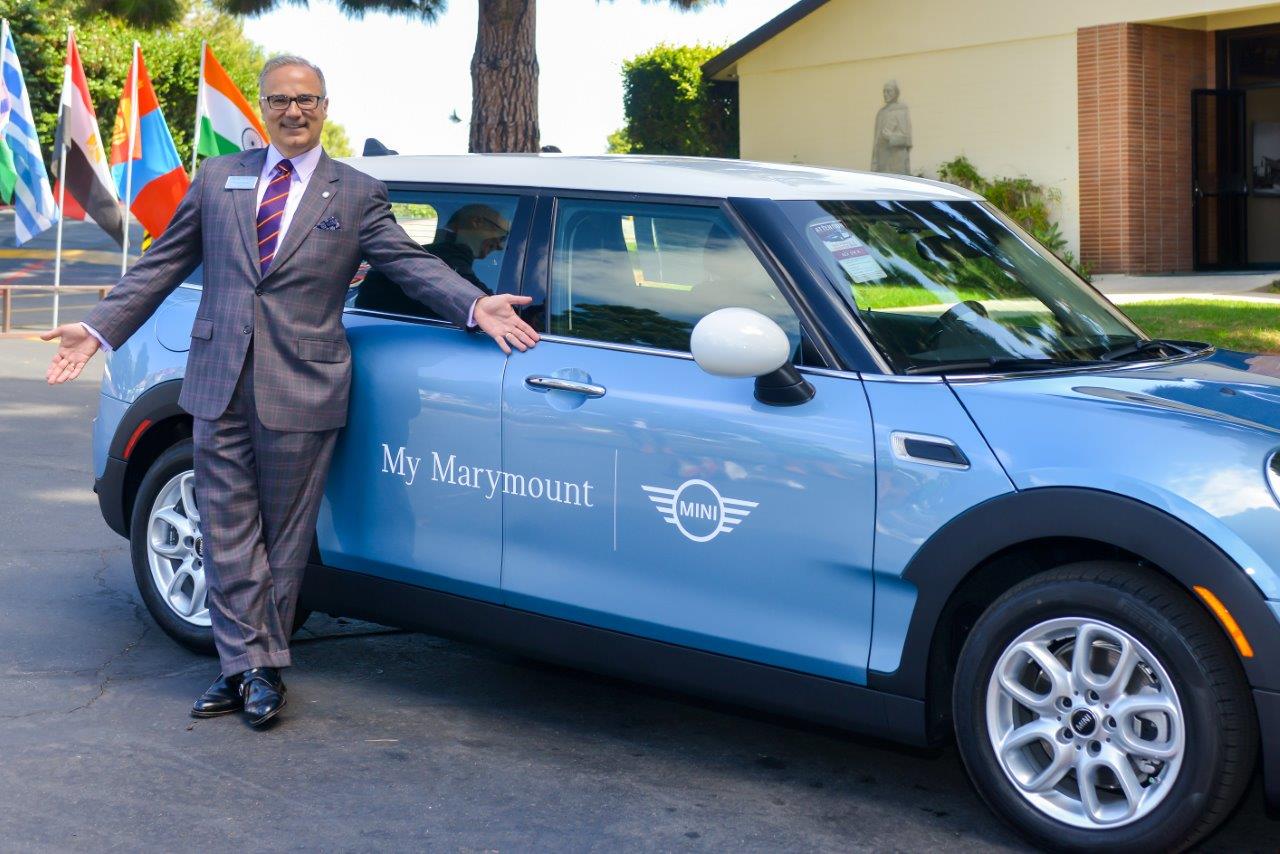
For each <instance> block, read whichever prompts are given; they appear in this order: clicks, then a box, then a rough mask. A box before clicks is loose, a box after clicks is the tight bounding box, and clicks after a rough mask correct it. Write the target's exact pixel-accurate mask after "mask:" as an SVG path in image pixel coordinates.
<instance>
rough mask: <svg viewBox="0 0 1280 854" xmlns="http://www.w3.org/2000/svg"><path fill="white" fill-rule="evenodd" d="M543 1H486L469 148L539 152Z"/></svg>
mask: <svg viewBox="0 0 1280 854" xmlns="http://www.w3.org/2000/svg"><path fill="white" fill-rule="evenodd" d="M536 15H537V0H480V24H479V26H478V27H477V29H476V52H475V54H474V55H473V56H472V57H471V139H470V140H469V142H468V146H467V148H468V150H470V151H473V152H486V151H537V150H538V55H537V52H536V49H535V47H534V23H535V19H536Z"/></svg>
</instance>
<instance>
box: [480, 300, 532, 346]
mask: <svg viewBox="0 0 1280 854" xmlns="http://www.w3.org/2000/svg"><path fill="white" fill-rule="evenodd" d="M531 302H533V297H517V296H512V295H511V294H495V295H493V296H488V297H481V298H480V299H479V300H478V301H477V302H476V311H475V321H476V326H478V327H480V329H481V330H482V331H483V332H484V333H485V334H486V335H488V336H489V337H490V338H492V339H493V340H494V341H497V342H498V346H499V347H501V348H502V352H504V353H507V354H510V353H511V348H512V347H515V348H516V349H517V350H519V351H520V352H522V353H523V352H524V351H525V350H528V349H529V348H530V347H532V346H533V345H534V344H537V343H538V333H537V332H536V331H535V330H534V328H533V327H532V326H530V325H529V324H527V323H525V322H524V321H523V320H521V319H520V316H519V315H518V314H516V309H515V307H516V306H518V305H528V304H529V303H531Z"/></svg>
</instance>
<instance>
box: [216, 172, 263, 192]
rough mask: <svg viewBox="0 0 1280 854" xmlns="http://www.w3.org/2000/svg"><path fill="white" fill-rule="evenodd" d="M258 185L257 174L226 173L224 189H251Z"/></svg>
mask: <svg viewBox="0 0 1280 854" xmlns="http://www.w3.org/2000/svg"><path fill="white" fill-rule="evenodd" d="M256 186H258V176H257V175H228V176H227V183H226V185H225V186H223V188H222V189H224V190H252V189H253V188H254V187H256Z"/></svg>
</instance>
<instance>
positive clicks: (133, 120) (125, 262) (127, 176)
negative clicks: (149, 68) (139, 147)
mask: <svg viewBox="0 0 1280 854" xmlns="http://www.w3.org/2000/svg"><path fill="white" fill-rule="evenodd" d="M138 49H139V44H138V42H137V40H136V39H135V40H134V42H133V63H132V64H131V66H130V71H129V87H130V89H129V135H128V136H127V137H126V140H125V141H126V146H125V152H126V154H125V162H124V244H123V245H122V246H121V247H120V275H121V276H124V274H125V271H126V269H127V268H128V266H129V203H130V202H131V201H132V200H133V141H134V140H135V139H137V138H138V77H139V72H140V71H141V69H139V68H138Z"/></svg>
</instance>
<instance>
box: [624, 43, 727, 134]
mask: <svg viewBox="0 0 1280 854" xmlns="http://www.w3.org/2000/svg"><path fill="white" fill-rule="evenodd" d="M723 49H724V48H723V47H719V46H715V45H684V46H680V45H670V44H660V45H658V46H657V47H655V48H653V49H652V50H650V51H649V52H647V53H643V54H640V55H639V56H636V57H632V58H631V59H629V60H627V61H626V62H624V63H623V65H622V79H623V81H622V85H623V95H622V102H623V110H624V112H625V114H626V119H627V123H626V126H625V127H623V128H622V129H620V130H618V131H616V132H615V133H613V134H611V135H610V136H609V151H611V152H615V153H623V154H627V153H630V154H685V155H692V156H695V157H737V156H738V96H737V91H736V87H732V86H728V85H725V84H720V83H714V82H712V81H710V80H706V79H704V78H703V76H702V64H703V63H704V62H706V61H707V60H709V59H711V58H712V57H713V56H715V55H717V54H719V53H720V52H721V51H722V50H723Z"/></svg>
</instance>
